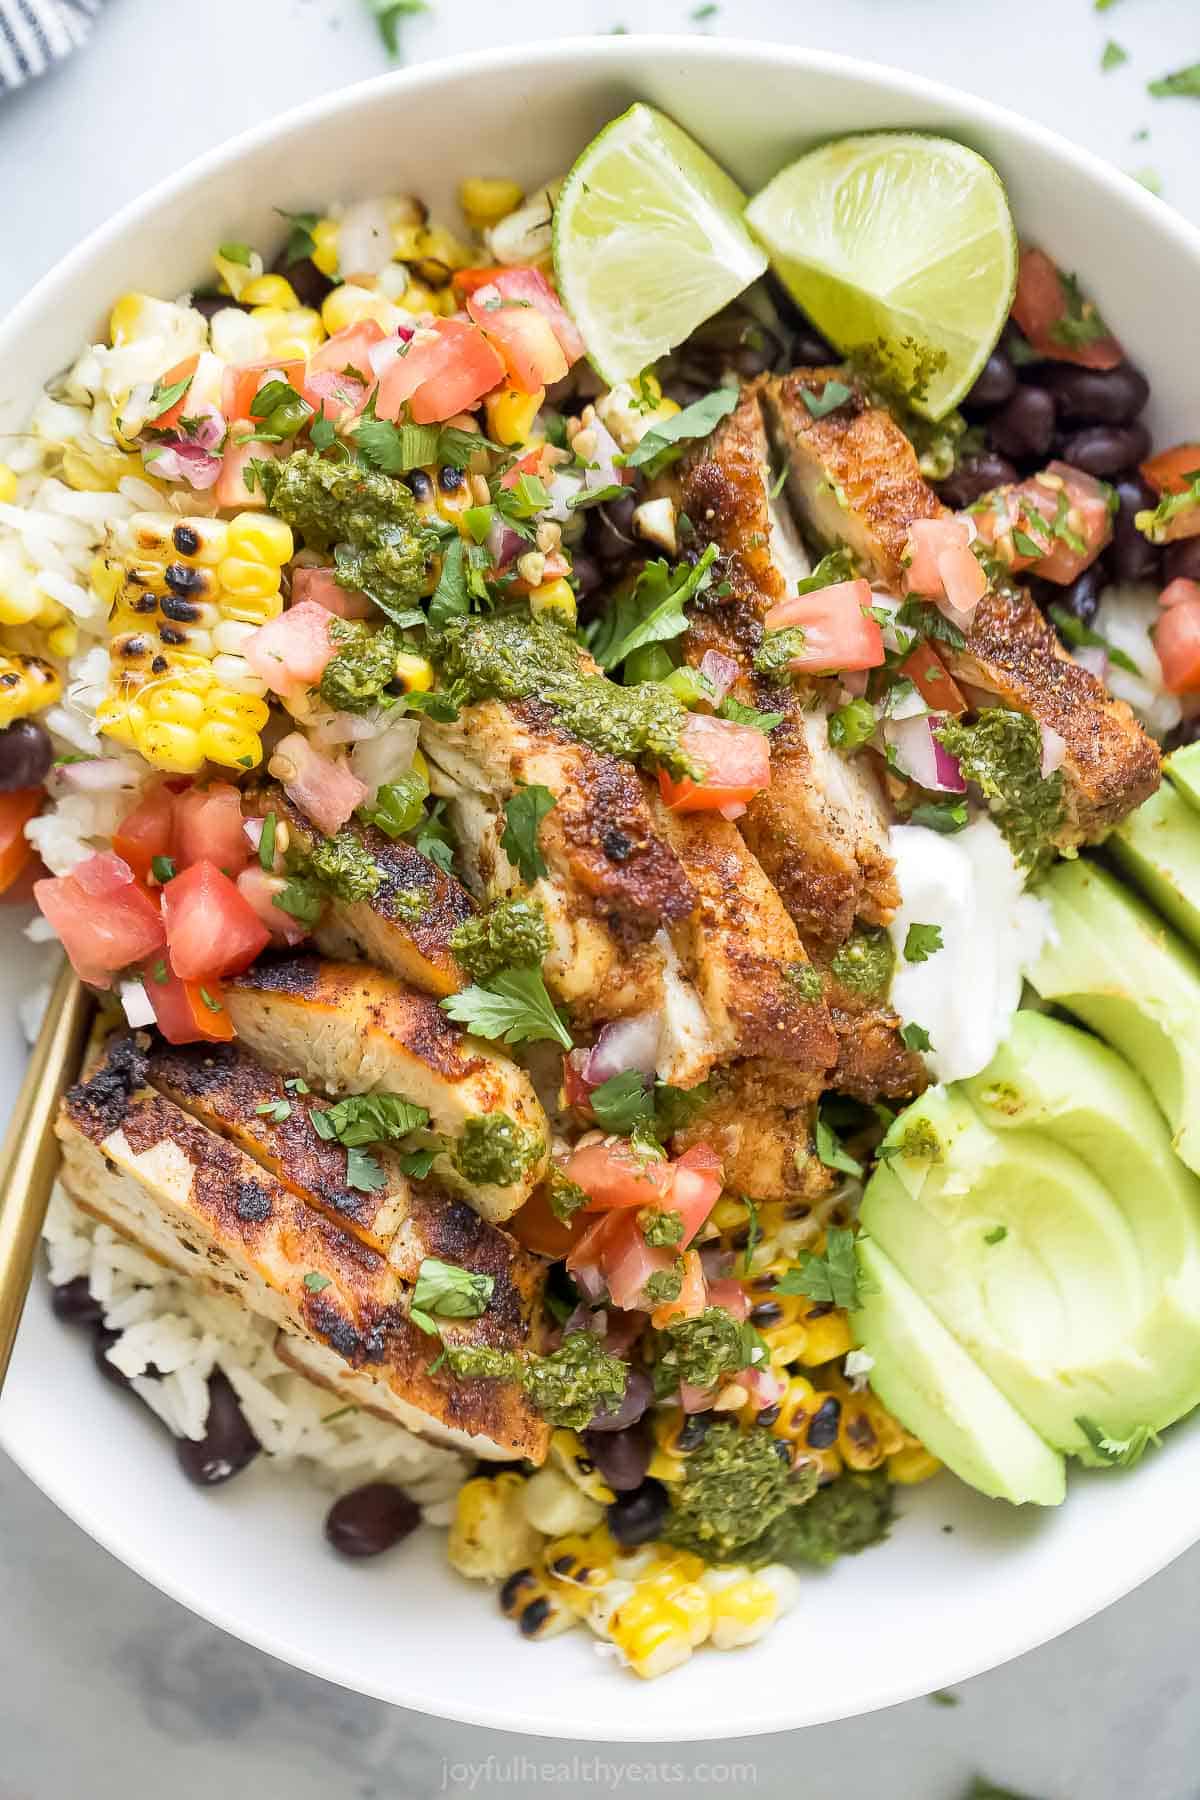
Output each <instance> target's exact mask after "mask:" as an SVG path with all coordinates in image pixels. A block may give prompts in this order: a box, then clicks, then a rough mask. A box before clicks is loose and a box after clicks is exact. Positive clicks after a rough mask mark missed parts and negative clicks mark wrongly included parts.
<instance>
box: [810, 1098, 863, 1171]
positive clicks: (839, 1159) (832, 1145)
mask: <svg viewBox="0 0 1200 1800" xmlns="http://www.w3.org/2000/svg"><path fill="white" fill-rule="evenodd" d="M813 1135H814V1138H815V1140H816V1146H817V1157H818V1159H819V1160H820V1161H821V1162H823V1163H824V1164H825V1167H826V1168H827V1169H837V1170H839V1171H840V1173H841V1174H843V1175H861V1174H862V1172H863V1166H862V1164H861V1163H860V1162H859V1161H858V1160H857V1159H856V1158H855V1157H853V1156H851V1154H850V1152H849V1151H848V1150H844V1149H843V1148H842V1145H841V1142H840V1140H839V1139H838V1137H837V1136H836V1134H835V1133H834V1130H833V1127H832V1126H831V1125H830V1124H829V1122H828V1120H827V1119H826V1118H825V1116H824V1114H823V1113H821V1112H818V1114H817V1122H816V1126H815V1129H814V1133H813Z"/></svg>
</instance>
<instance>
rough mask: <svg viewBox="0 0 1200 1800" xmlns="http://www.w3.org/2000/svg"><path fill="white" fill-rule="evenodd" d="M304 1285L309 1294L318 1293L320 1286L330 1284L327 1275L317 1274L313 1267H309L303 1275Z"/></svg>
mask: <svg viewBox="0 0 1200 1800" xmlns="http://www.w3.org/2000/svg"><path fill="white" fill-rule="evenodd" d="M304 1285H305V1287H306V1288H307V1289H308V1291H309V1293H310V1294H319V1293H320V1292H321V1290H322V1288H327V1287H328V1286H329V1285H330V1282H329V1277H328V1275H318V1273H317V1271H316V1270H315V1269H310V1270H309V1271H308V1274H307V1275H306V1276H305V1277H304Z"/></svg>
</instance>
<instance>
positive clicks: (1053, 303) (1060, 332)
mask: <svg viewBox="0 0 1200 1800" xmlns="http://www.w3.org/2000/svg"><path fill="white" fill-rule="evenodd" d="M1079 311H1080V302H1079V300H1078V299H1077V298H1076V297H1075V296H1073V293H1072V289H1071V287H1070V286H1068V284H1067V282H1066V281H1065V279H1064V277H1063V276H1062V275H1061V274H1060V273H1059V270H1058V268H1057V266H1056V264H1054V263H1053V262H1051V260H1050V258H1049V257H1048V256H1047V255H1046V253H1045V251H1044V250H1034V249H1031V248H1030V247H1029V246H1028V245H1023V246H1022V249H1021V269H1020V273H1019V274H1018V276H1017V291H1016V293H1015V295H1014V296H1013V304H1012V313H1013V318H1014V319H1015V320H1016V321H1017V324H1018V325H1019V326H1020V327H1021V330H1022V331H1023V332H1024V334H1025V336H1026V337H1027V338H1028V339H1029V342H1030V344H1031V345H1032V346H1033V348H1034V349H1035V350H1036V351H1037V352H1038V353H1039V354H1040V355H1041V356H1049V357H1052V358H1053V359H1054V360H1055V362H1069V363H1080V364H1081V365H1082V366H1083V367H1084V368H1085V369H1115V368H1116V366H1117V364H1118V363H1119V362H1120V361H1121V360H1122V358H1123V357H1124V355H1125V352H1124V351H1123V350H1122V348H1121V346H1120V344H1119V343H1118V342H1117V340H1116V338H1115V337H1113V335H1112V334H1111V332H1109V331H1107V330H1104V331H1103V335H1102V336H1100V337H1094V338H1090V339H1088V341H1086V342H1083V343H1072V342H1071V338H1072V337H1078V336H1079V335H1080V327H1082V329H1083V335H1084V336H1085V337H1086V329H1087V321H1088V320H1089V319H1094V320H1095V321H1096V324H1097V326H1099V327H1102V326H1103V323H1104V322H1103V320H1102V319H1101V318H1100V316H1099V314H1098V313H1097V311H1096V308H1095V307H1094V305H1093V304H1092V302H1091V301H1090V300H1084V301H1083V302H1082V313H1083V317H1082V318H1074V320H1073V322H1074V324H1075V326H1076V329H1075V330H1074V331H1071V330H1070V327H1069V326H1068V325H1066V324H1065V323H1064V321H1068V320H1072V318H1073V315H1074V314H1077V313H1078V312H1079Z"/></svg>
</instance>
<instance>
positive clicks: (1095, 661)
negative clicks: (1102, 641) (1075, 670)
mask: <svg viewBox="0 0 1200 1800" xmlns="http://www.w3.org/2000/svg"><path fill="white" fill-rule="evenodd" d="M1071 655H1072V656H1073V657H1074V659H1075V661H1076V662H1077V663H1078V664H1079V666H1080V668H1081V669H1086V670H1087V672H1088V674H1089V675H1094V676H1095V677H1096V680H1097V681H1107V680H1108V651H1107V650H1105V649H1103V648H1102V646H1101V645H1099V644H1083V645H1081V646H1080V648H1079V649H1078V650H1072V652H1071Z"/></svg>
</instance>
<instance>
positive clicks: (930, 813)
mask: <svg viewBox="0 0 1200 1800" xmlns="http://www.w3.org/2000/svg"><path fill="white" fill-rule="evenodd" d="M908 820H909V824H910V825H924V826H925V827H926V828H927V829H928V830H929V831H940V832H941V833H942V835H943V837H952V836H953V834H954V833H955V832H956V831H961V830H962V829H963V826H964V825H965V824H966V822H967V803H966V801H965V800H922V801H921V803H920V804H919V805H918V806H914V807H913V809H912V811H911V812H910V813H909V815H908Z"/></svg>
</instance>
